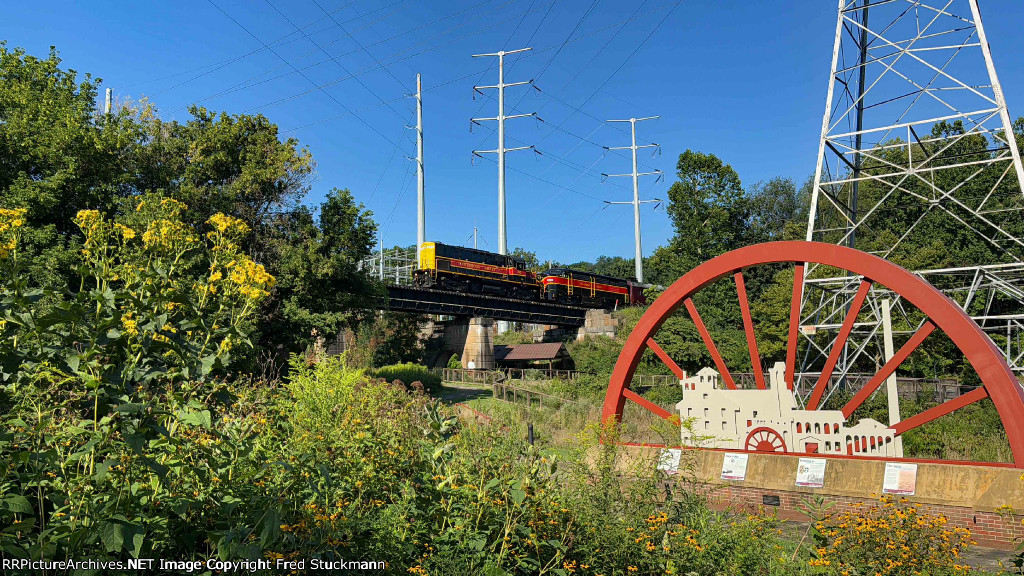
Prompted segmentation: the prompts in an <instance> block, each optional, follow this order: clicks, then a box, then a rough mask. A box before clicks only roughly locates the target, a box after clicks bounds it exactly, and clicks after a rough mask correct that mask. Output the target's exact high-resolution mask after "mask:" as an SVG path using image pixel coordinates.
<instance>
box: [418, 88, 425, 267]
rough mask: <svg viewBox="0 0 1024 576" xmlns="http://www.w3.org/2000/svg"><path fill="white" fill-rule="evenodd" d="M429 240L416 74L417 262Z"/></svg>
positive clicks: (421, 106)
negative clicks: (421, 248)
mask: <svg viewBox="0 0 1024 576" xmlns="http://www.w3.org/2000/svg"><path fill="white" fill-rule="evenodd" d="M426 241H427V214H426V197H425V196H424V193H423V85H422V83H421V82H420V75H419V74H417V75H416V262H417V263H419V261H420V247H421V246H423V243H424V242H426Z"/></svg>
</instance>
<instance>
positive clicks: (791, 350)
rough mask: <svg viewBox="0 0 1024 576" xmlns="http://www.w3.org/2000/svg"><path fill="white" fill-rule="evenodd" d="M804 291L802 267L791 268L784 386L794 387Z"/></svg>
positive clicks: (800, 264) (801, 265) (798, 265)
mask: <svg viewBox="0 0 1024 576" xmlns="http://www.w3.org/2000/svg"><path fill="white" fill-rule="evenodd" d="M803 289H804V265H803V263H802V262H801V263H799V264H797V265H796V266H795V267H794V268H793V300H792V302H791V304H790V308H789V340H788V341H787V342H788V344H787V345H786V346H787V347H786V386H788V387H789V389H790V390H792V389H793V387H794V386H796V345H797V339H798V338H799V336H800V302H801V299H802V297H803Z"/></svg>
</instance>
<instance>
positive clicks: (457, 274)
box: [413, 242, 645, 308]
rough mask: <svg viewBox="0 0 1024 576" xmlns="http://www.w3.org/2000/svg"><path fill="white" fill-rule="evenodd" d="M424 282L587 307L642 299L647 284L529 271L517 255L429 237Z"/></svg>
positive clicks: (417, 276) (420, 281)
mask: <svg viewBox="0 0 1024 576" xmlns="http://www.w3.org/2000/svg"><path fill="white" fill-rule="evenodd" d="M413 278H414V282H415V284H416V285H417V286H419V287H421V288H437V289H441V290H450V291H454V292H475V293H478V294H495V295H499V296H506V297H508V298H518V299H521V300H547V301H552V302H559V303H562V304H573V305H577V306H585V307H588V308H618V307H621V306H626V305H630V304H643V303H644V293H643V289H644V288H645V286H642V285H640V284H637V283H636V282H634V281H632V280H624V279H622V278H613V277H611V276H603V275H600V274H593V273H590V272H583V271H580V270H572V269H570V268H564V267H557V268H549V269H548V270H545V271H544V272H541V273H540V274H537V273H534V272H532V271H530V270H529V269H528V268H527V267H526V262H524V261H523V260H522V259H520V258H516V257H515V256H508V255H502V254H495V253H493V252H486V251H484V250H477V249H474V248H463V247H461V246H450V245H448V244H441V243H440V242H424V243H423V244H422V245H421V246H420V258H419V267H418V269H417V270H416V272H415V273H414V274H413Z"/></svg>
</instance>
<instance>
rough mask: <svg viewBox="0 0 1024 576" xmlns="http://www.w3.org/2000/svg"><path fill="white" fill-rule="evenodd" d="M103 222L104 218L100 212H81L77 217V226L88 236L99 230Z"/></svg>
mask: <svg viewBox="0 0 1024 576" xmlns="http://www.w3.org/2000/svg"><path fill="white" fill-rule="evenodd" d="M102 222H103V216H102V215H100V211H99V210H79V211H78V214H76V215H75V224H76V225H77V226H78V227H79V228H81V229H82V232H84V233H85V234H86V235H88V234H89V233H90V232H93V231H95V230H96V229H97V228H99V226H100V224H102Z"/></svg>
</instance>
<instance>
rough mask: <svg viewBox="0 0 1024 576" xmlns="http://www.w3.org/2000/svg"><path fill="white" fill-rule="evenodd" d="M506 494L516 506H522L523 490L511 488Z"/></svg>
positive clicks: (524, 495) (524, 497) (524, 498)
mask: <svg viewBox="0 0 1024 576" xmlns="http://www.w3.org/2000/svg"><path fill="white" fill-rule="evenodd" d="M508 494H509V496H511V497H512V500H514V501H515V503H516V504H522V503H523V500H526V492H525V491H523V490H519V489H518V488H513V489H511V490H509V491H508Z"/></svg>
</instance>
